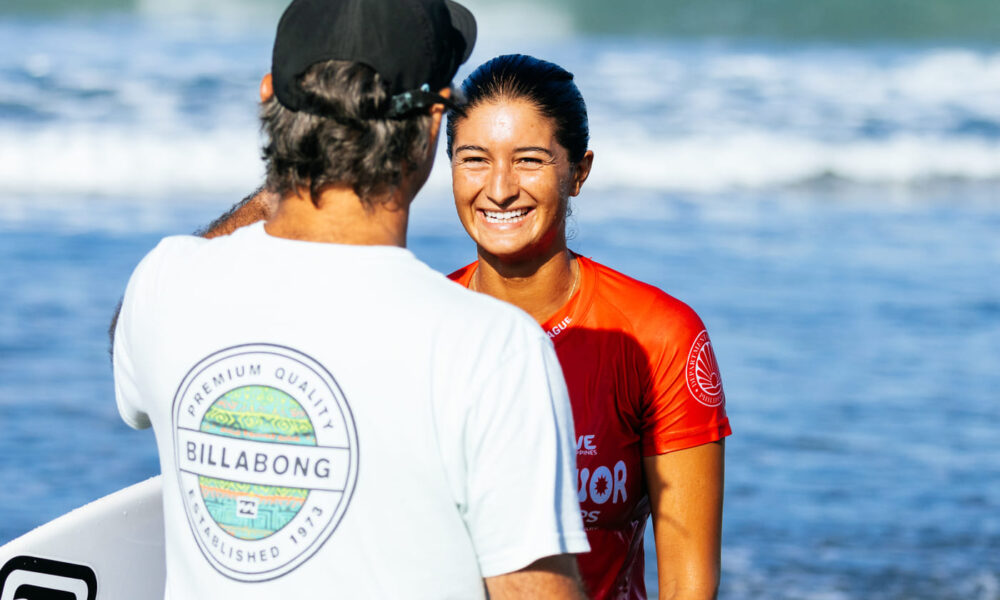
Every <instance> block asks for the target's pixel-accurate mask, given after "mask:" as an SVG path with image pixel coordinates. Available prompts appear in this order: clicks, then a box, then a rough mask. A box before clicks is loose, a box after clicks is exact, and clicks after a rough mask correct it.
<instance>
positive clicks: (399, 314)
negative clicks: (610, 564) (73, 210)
mask: <svg viewBox="0 0 1000 600" xmlns="http://www.w3.org/2000/svg"><path fill="white" fill-rule="evenodd" d="M114 370H115V389H116V394H117V399H118V407H119V410H120V412H121V415H122V418H124V419H125V421H126V422H127V423H129V424H130V425H132V426H133V427H137V428H141V427H147V426H149V425H150V424H151V425H152V426H153V430H154V432H155V434H156V440H157V445H158V448H159V454H160V466H161V469H162V471H163V477H164V481H163V490H164V512H165V519H166V553H167V591H166V597H167V598H168V599H185V600H192V599H196V598H240V600H252V599H255V598H268V599H272V598H291V597H295V596H297V595H302V597H309V598H321V597H331V598H334V597H336V598H435V599H438V598H463V599H464V598H477V597H482V596H483V595H484V591H483V582H482V578H483V577H489V576H494V575H499V574H503V573H507V572H511V571H515V570H518V569H520V568H522V567H524V566H527V565H528V564H530V563H532V562H533V561H535V560H537V559H538V558H542V557H545V556H550V555H553V554H560V553H580V552H586V551H587V550H588V546H587V541H586V536H585V534H584V531H583V526H582V523H581V521H580V514H579V506H578V503H577V499H576V486H575V483H576V482H575V481H574V473H575V454H574V452H573V448H574V446H573V424H572V416H571V414H572V413H571V411H570V408H569V401H568V398H567V394H566V388H565V383H564V381H563V378H562V373H561V370H560V367H559V364H558V362H557V359H556V356H555V353H554V351H553V349H552V346H551V343H550V342H549V340H548V339H547V338H546V336H545V334H544V332H542V330H541V329H540V328H539V327H538V326H537V325H536V324H535V322H534V321H532V320H531V319H530V318H529V317H528V316H527V315H526V314H524V313H523V312H521V311H520V310H517V309H515V308H513V307H511V306H509V305H506V304H504V303H502V302H499V301H497V300H494V299H492V298H489V297H486V296H482V295H478V294H474V293H472V292H469V291H467V290H465V289H464V288H462V287H461V286H459V285H456V284H454V283H452V282H450V281H448V280H447V279H446V278H445V277H444V276H443V275H440V274H438V273H436V272H434V271H432V270H431V269H429V268H428V267H427V266H425V265H424V264H423V263H421V262H419V261H418V260H417V259H416V258H414V256H413V255H412V254H411V253H410V252H409V251H408V250H405V249H402V248H396V247H387V246H346V245H336V244H320V243H311V242H300V241H293V240H287V239H281V238H275V237H272V236H269V235H268V234H267V233H266V232H265V231H264V228H263V225H262V224H257V225H253V226H250V227H247V228H244V229H242V230H239V231H237V232H236V233H234V234H232V235H231V236H228V237H222V238H217V239H214V240H204V239H201V238H196V237H190V236H178V237H170V238H166V239H164V240H163V241H162V242H161V243H160V244H159V245H158V246H157V247H156V249H154V250H153V251H152V252H150V253H149V254H148V255H147V256H146V258H144V259H143V261H142V262H141V263H140V264H139V266H138V267H137V268H136V270H135V272H134V273H133V275H132V278H131V280H130V281H129V284H128V289H127V291H126V293H125V299H124V303H123V305H122V310H121V315H120V317H119V320H118V325H117V329H116V331H115V348H114Z"/></svg>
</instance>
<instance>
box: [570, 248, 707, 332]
mask: <svg viewBox="0 0 1000 600" xmlns="http://www.w3.org/2000/svg"><path fill="white" fill-rule="evenodd" d="M579 258H580V259H581V261H582V264H583V266H584V268H587V269H590V270H591V271H592V273H593V277H594V302H595V304H600V305H604V306H605V307H615V308H617V312H620V313H621V315H622V316H623V317H624V318H625V319H627V320H628V321H630V322H632V323H633V324H637V325H638V324H641V325H643V326H648V325H649V324H650V321H651V320H652V321H658V322H663V321H666V322H672V323H674V324H675V325H680V324H690V325H697V326H701V318H700V317H698V313H696V312H695V310H694V309H693V308H691V306H689V305H688V304H687V303H686V302H684V301H683V300H680V299H678V298H676V297H674V296H672V295H670V294H668V293H667V292H665V291H663V290H662V289H660V288H658V287H656V286H655V285H652V284H649V283H646V282H644V281H640V280H639V279H636V278H634V277H631V276H629V275H626V274H624V273H622V272H621V271H617V270H615V269H612V268H611V267H608V266H606V265H603V264H601V263H599V262H597V261H595V260H592V259H589V258H585V257H582V256H581V257H579Z"/></svg>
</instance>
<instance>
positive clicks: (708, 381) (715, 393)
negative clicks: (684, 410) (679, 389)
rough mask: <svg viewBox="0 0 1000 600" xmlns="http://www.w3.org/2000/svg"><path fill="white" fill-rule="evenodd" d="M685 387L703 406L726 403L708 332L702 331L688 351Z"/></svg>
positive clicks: (717, 364)
mask: <svg viewBox="0 0 1000 600" xmlns="http://www.w3.org/2000/svg"><path fill="white" fill-rule="evenodd" d="M685 372H686V375H687V387H688V391H689V392H691V395H692V396H694V399H695V400H697V401H698V402H700V403H702V404H704V405H705V406H711V407H715V406H719V405H720V404H724V403H725V402H726V394H725V393H724V392H723V391H722V376H721V375H720V374H719V363H718V362H716V360H715V353H714V352H712V342H711V341H709V339H708V332H707V331H705V330H702V332H701V333H699V334H698V337H697V338H695V340H694V343H693V344H691V350H690V351H688V359H687V366H686V368H685Z"/></svg>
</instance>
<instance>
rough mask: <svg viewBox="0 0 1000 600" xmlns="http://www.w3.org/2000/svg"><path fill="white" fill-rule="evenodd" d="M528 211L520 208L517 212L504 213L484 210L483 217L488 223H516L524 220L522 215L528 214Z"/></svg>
mask: <svg viewBox="0 0 1000 600" xmlns="http://www.w3.org/2000/svg"><path fill="white" fill-rule="evenodd" d="M528 212H529V209H527V208H522V209H519V210H508V211H506V212H499V211H492V210H484V211H483V215H484V216H485V217H486V220H487V221H488V222H490V223H517V222H518V221H520V220H521V219H523V218H524V215H526V214H528Z"/></svg>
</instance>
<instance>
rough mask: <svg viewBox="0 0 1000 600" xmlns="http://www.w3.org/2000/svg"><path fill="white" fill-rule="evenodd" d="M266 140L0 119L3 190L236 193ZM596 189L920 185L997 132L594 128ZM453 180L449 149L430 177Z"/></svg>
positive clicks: (975, 165) (446, 185)
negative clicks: (670, 132)
mask: <svg viewBox="0 0 1000 600" xmlns="http://www.w3.org/2000/svg"><path fill="white" fill-rule="evenodd" d="M259 145H260V140H259V138H258V136H257V134H256V132H255V131H254V129H253V128H252V127H250V126H246V127H238V128H237V127H231V128H219V129H216V130H208V131H194V130H190V131H177V132H169V133H168V132H160V133H157V132H146V131H143V130H141V129H137V128H132V127H129V128H125V127H117V128H115V127H112V128H107V127H96V126H72V127H47V128H43V129H39V130H25V129H23V128H21V129H18V130H10V129H7V130H3V129H0V194H8V195H13V194H37V193H44V194H72V195H78V194H99V195H114V196H162V195H164V194H173V193H201V194H217V193H222V194H234V193H236V194H238V193H241V192H246V191H248V190H249V189H252V188H253V187H254V186H255V185H257V184H258V183H259V182H260V181H261V177H262V175H263V167H262V163H261V160H260V155H259ZM591 147H592V148H594V150H595V153H596V160H595V164H594V170H593V173H592V175H591V179H590V180H589V182H588V184H587V185H588V188H589V189H602V190H615V189H639V190H650V191H657V190H663V191H686V192H699V193H700V192H708V193H710V192H719V191H725V190H727V189H767V188H777V187H783V186H787V185H797V184H802V183H808V182H810V181H812V180H816V179H819V178H825V177H831V176H832V177H836V178H840V179H844V180H847V181H852V182H857V183H861V184H892V185H919V184H922V183H925V182H928V181H934V180H940V179H957V180H969V181H976V180H996V179H1000V140H992V141H990V140H983V139H975V138H972V139H962V138H938V137H933V136H919V135H913V134H905V135H898V136H894V137H891V138H888V139H884V140H853V141H847V142H822V141H818V140H813V139H808V138H803V137H797V136H794V135H789V134H784V133H770V132H766V131H759V130H758V131H753V130H748V131H744V132H740V133H734V134H733V135H729V136H724V135H702V136H691V135H688V136H680V137H677V138H666V139H658V138H655V137H653V136H651V135H649V134H645V133H642V132H639V131H632V132H625V133H621V134H615V133H614V132H607V133H603V132H602V133H597V134H595V136H594V139H593V141H592V143H591ZM429 185H430V189H433V190H435V191H436V192H444V191H449V190H450V181H449V175H448V165H447V158H446V157H445V156H443V154H442V155H441V156H440V157H439V159H438V164H437V168H436V169H435V172H434V174H433V175H432V177H431V180H430V183H429Z"/></svg>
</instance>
